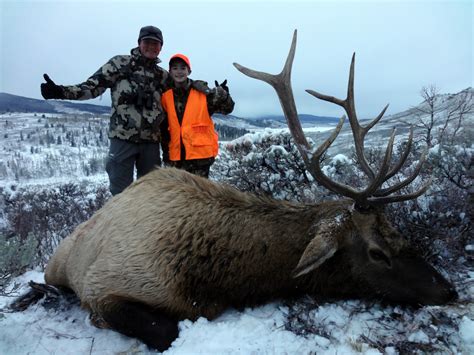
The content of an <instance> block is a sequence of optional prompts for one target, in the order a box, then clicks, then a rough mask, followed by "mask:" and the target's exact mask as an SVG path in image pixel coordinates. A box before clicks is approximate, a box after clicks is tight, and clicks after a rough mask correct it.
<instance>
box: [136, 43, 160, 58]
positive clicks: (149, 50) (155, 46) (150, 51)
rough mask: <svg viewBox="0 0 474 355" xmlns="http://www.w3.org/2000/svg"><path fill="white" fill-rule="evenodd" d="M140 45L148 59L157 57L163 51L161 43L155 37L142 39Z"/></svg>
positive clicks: (141, 50)
mask: <svg viewBox="0 0 474 355" xmlns="http://www.w3.org/2000/svg"><path fill="white" fill-rule="evenodd" d="M139 47H140V52H141V54H142V55H143V56H144V57H145V58H148V59H156V58H157V57H158V54H160V51H161V43H160V42H159V41H155V40H153V39H142V40H141V41H140V44H139Z"/></svg>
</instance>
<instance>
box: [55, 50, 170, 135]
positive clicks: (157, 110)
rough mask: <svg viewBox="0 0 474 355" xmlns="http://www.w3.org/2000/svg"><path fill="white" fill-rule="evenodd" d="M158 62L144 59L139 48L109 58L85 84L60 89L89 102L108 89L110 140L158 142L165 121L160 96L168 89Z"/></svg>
mask: <svg viewBox="0 0 474 355" xmlns="http://www.w3.org/2000/svg"><path fill="white" fill-rule="evenodd" d="M159 62H160V60H159V59H156V60H149V59H147V58H145V57H143V56H142V55H141V53H140V51H139V49H138V48H134V49H132V51H131V55H118V56H115V57H113V58H112V59H110V60H109V61H108V62H107V63H106V64H104V65H103V66H102V67H101V68H99V70H97V71H96V72H95V73H94V74H93V75H92V76H91V77H90V78H89V79H87V80H86V81H85V82H83V83H81V84H78V85H72V86H63V89H64V95H65V98H66V99H69V100H88V99H92V98H94V97H97V96H99V95H101V94H103V93H104V92H105V91H106V90H107V89H109V88H110V93H111V97H112V114H111V116H110V124H109V138H119V139H123V140H127V141H130V142H136V143H140V142H159V141H160V123H161V122H162V121H163V119H164V113H163V108H162V107H161V94H162V93H163V92H164V90H165V89H166V86H167V84H166V83H167V80H168V72H167V71H166V70H164V69H163V68H161V67H159V66H158V65H157V64H158V63H159Z"/></svg>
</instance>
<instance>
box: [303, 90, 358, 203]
mask: <svg viewBox="0 0 474 355" xmlns="http://www.w3.org/2000/svg"><path fill="white" fill-rule="evenodd" d="M306 91H308V90H306ZM345 120H346V116H342V117H341V118H340V119H339V123H338V124H337V127H336V129H335V130H334V131H333V132H332V133H331V135H330V136H329V137H328V138H327V139H326V140H325V141H324V143H322V144H321V145H320V146H319V147H318V149H317V150H316V152H314V154H313V156H312V157H311V161H310V162H309V167H308V170H309V171H310V172H311V174H312V175H313V177H314V178H315V180H316V181H318V182H319V183H320V184H321V185H323V186H324V187H325V188H327V189H328V190H331V191H333V192H335V193H338V194H340V195H343V196H346V197H350V198H352V199H353V200H357V199H358V198H359V196H360V193H359V191H357V190H355V189H353V188H352V187H350V186H348V185H345V184H341V183H339V182H336V181H333V180H331V179H330V178H328V177H327V176H326V175H325V174H324V173H323V172H322V170H321V157H322V155H323V154H324V153H325V152H326V151H327V150H328V148H329V147H330V146H331V144H332V142H334V140H335V139H336V137H337V136H338V135H339V132H340V131H341V128H342V126H343V124H344V121H345Z"/></svg>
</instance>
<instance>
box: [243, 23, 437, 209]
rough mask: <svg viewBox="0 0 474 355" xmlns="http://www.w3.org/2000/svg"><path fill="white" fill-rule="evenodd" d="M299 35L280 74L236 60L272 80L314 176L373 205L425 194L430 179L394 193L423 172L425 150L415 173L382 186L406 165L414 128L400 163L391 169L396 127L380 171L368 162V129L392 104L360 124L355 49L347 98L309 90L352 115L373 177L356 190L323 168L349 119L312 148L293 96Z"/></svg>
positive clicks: (361, 160)
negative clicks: (407, 191) (411, 190)
mask: <svg viewBox="0 0 474 355" xmlns="http://www.w3.org/2000/svg"><path fill="white" fill-rule="evenodd" d="M296 37H297V31H296V30H295V32H294V34H293V41H292V43H291V47H290V52H289V53H288V57H287V59H286V63H285V66H284V67H283V70H282V71H281V73H280V74H277V75H272V74H268V73H264V72H259V71H256V70H252V69H249V68H246V67H244V66H242V65H240V64H237V63H234V66H235V67H236V68H237V70H239V71H240V72H242V73H243V74H245V75H247V76H249V77H251V78H254V79H258V80H262V81H265V82H266V83H268V84H270V85H271V86H272V87H273V88H274V89H275V91H276V93H277V95H278V98H279V99H280V104H281V107H282V109H283V113H284V115H285V118H286V121H287V123H288V127H289V129H290V132H291V135H292V136H293V138H294V140H295V142H296V146H297V147H298V150H299V152H300V153H301V156H302V157H303V160H304V162H305V164H306V166H307V168H308V171H309V172H310V173H311V175H312V176H313V177H314V179H315V180H316V181H318V182H319V183H320V184H321V185H323V186H324V187H326V188H327V189H329V190H331V191H333V192H335V193H337V194H340V195H343V196H347V197H349V198H351V199H353V200H354V201H355V202H356V205H357V206H360V207H366V206H370V205H380V204H385V203H389V202H399V201H406V200H410V199H413V198H416V197H418V196H420V195H422V194H423V193H424V192H425V191H426V190H427V189H428V186H429V184H430V182H428V183H427V184H425V185H424V186H423V187H422V188H421V189H419V190H418V191H416V192H414V193H411V194H407V195H392V194H393V193H394V192H396V191H398V190H400V189H401V188H403V187H405V186H407V185H408V184H410V183H411V182H412V181H413V180H414V179H415V178H416V177H417V175H418V174H419V172H420V169H421V166H422V165H423V162H424V160H425V156H426V154H423V155H422V157H421V158H420V160H419V163H418V166H417V167H416V169H415V171H414V172H413V174H412V175H411V176H409V177H408V178H407V179H405V180H403V181H401V182H399V183H398V184H395V185H394V186H391V187H388V188H384V189H382V188H381V187H382V185H383V183H384V182H385V181H387V180H388V179H390V178H391V177H393V176H394V175H395V174H396V173H397V172H398V171H399V170H400V169H401V167H402V166H403V164H404V163H405V161H406V159H407V157H408V154H409V152H410V149H411V145H412V140H413V128H411V130H410V136H409V138H408V142H407V147H406V149H405V151H404V153H403V154H402V156H401V158H400V160H399V161H398V163H397V164H396V165H395V166H394V167H393V168H392V169H390V160H391V157H392V150H393V144H394V140H395V129H394V130H393V132H392V135H391V136H390V139H389V142H388V145H387V148H386V150H385V157H384V159H383V162H382V164H381V166H380V169H379V171H378V172H377V173H376V172H375V171H374V170H373V169H372V167H371V166H370V165H369V163H368V162H367V159H366V158H365V155H364V139H365V136H366V134H367V132H368V131H369V130H370V129H371V128H372V127H373V126H375V125H376V124H377V122H378V121H380V119H381V118H382V116H383V115H384V113H385V111H386V110H387V108H388V105H386V106H385V107H384V109H383V110H382V112H381V113H380V114H379V115H378V116H377V117H376V118H375V119H374V120H373V121H372V122H370V123H369V124H367V125H366V126H365V127H363V126H361V125H360V124H359V121H358V119H357V114H356V110H355V103H354V63H355V53H354V54H353V56H352V61H351V67H350V72H349V83H348V88H347V98H346V99H345V100H341V99H338V98H335V97H333V96H328V95H323V94H320V93H318V92H316V91H313V90H306V91H307V92H308V93H309V94H311V95H313V96H315V97H317V98H319V99H321V100H324V101H328V102H332V103H334V104H336V105H339V106H341V107H342V108H344V110H345V112H346V114H347V117H348V119H349V123H350V125H351V129H352V133H353V136H354V144H355V148H356V156H357V159H358V162H359V164H360V166H361V168H362V171H363V172H364V173H365V174H366V175H367V177H368V178H369V185H368V186H367V188H365V189H364V190H362V191H359V190H356V189H354V188H352V187H350V186H348V185H345V184H342V183H339V182H336V181H333V180H331V179H330V178H328V177H327V176H326V175H325V174H324V173H323V172H322V170H321V157H322V156H323V155H324V153H325V152H326V151H327V150H328V149H329V147H330V145H331V144H332V143H333V141H334V140H335V139H336V137H337V136H338V134H339V132H340V131H341V128H342V125H343V124H344V121H345V116H343V117H341V119H340V120H339V123H338V125H337V127H336V129H335V130H334V131H333V132H332V134H331V135H330V137H329V138H327V139H326V141H325V142H323V143H322V144H321V145H320V146H319V147H318V148H317V149H316V151H315V152H311V151H310V150H311V147H310V145H309V143H308V141H307V140H306V137H305V135H304V133H303V129H302V127H301V123H300V121H299V118H298V112H297V110H296V104H295V99H294V97H293V90H292V88H291V68H292V65H293V59H294V57H295V50H296Z"/></svg>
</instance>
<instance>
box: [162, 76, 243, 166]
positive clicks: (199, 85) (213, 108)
mask: <svg viewBox="0 0 474 355" xmlns="http://www.w3.org/2000/svg"><path fill="white" fill-rule="evenodd" d="M191 88H193V89H196V90H198V91H199V92H202V93H203V94H205V95H206V98H207V110H208V112H209V115H210V116H212V115H213V114H214V113H222V114H224V115H228V114H229V113H231V112H232V111H233V110H234V105H235V103H234V100H232V97H231V96H230V94H229V93H227V92H226V91H225V90H224V89H223V88H222V87H220V86H217V87H215V88H214V89H210V88H209V86H208V85H207V82H205V81H202V80H191V79H188V83H187V85H186V87H185V88H175V87H174V85H173V84H172V83H171V84H170V89H172V90H173V98H174V106H175V110H176V115H177V116H178V121H179V123H180V124H181V122H182V120H183V116H184V110H185V108H186V103H187V101H188V96H189V91H190V89H191ZM165 91H166V90H165ZM161 135H162V137H163V142H162V148H163V160H164V161H168V160H169V148H168V143H169V140H170V135H169V131H168V119H167V117H166V118H165V120H164V121H163V123H162V124H161ZM181 150H182V152H181V156H182V157H185V156H186V153H185V151H184V145H182V146H181ZM183 159H184V158H183ZM198 160H199V161H202V163H203V164H204V165H205V164H208V163H209V161H211V160H212V161H214V158H209V159H196V163H199V162H198Z"/></svg>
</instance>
